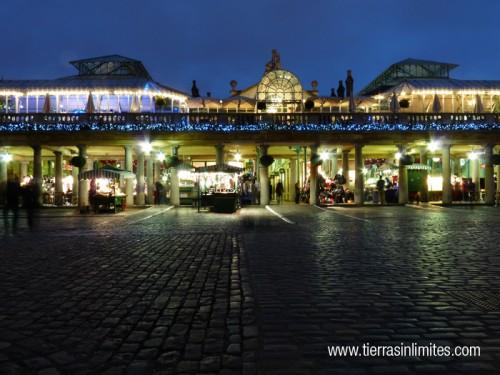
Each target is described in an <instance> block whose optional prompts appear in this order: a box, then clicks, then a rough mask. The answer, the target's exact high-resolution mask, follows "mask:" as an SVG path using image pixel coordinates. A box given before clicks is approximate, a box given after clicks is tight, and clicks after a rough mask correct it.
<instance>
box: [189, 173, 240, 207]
mask: <svg viewBox="0 0 500 375" xmlns="http://www.w3.org/2000/svg"><path fill="white" fill-rule="evenodd" d="M195 172H196V174H197V186H198V197H199V198H198V205H197V206H198V212H199V211H200V210H201V209H203V208H206V209H209V210H212V211H213V212H224V213H232V212H235V211H236V210H237V209H238V208H239V206H240V204H239V203H240V202H239V190H240V188H239V175H240V174H241V173H242V172H243V168H238V167H234V166H231V165H228V164H224V165H220V166H217V165H211V166H207V167H199V168H196V169H195Z"/></svg>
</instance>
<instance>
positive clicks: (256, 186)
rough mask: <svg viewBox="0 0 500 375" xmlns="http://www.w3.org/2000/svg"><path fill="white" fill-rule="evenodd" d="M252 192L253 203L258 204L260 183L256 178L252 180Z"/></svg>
mask: <svg viewBox="0 0 500 375" xmlns="http://www.w3.org/2000/svg"><path fill="white" fill-rule="evenodd" d="M252 194H253V195H254V200H255V204H260V183H259V180H257V179H255V181H254V184H253V191H252Z"/></svg>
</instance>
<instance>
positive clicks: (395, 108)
mask: <svg viewBox="0 0 500 375" xmlns="http://www.w3.org/2000/svg"><path fill="white" fill-rule="evenodd" d="M391 112H392V113H397V112H399V101H398V97H397V96H396V93H395V92H393V93H392V96H391Z"/></svg>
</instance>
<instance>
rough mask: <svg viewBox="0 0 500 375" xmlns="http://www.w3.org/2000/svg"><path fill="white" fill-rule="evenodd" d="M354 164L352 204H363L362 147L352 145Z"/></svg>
mask: <svg viewBox="0 0 500 375" xmlns="http://www.w3.org/2000/svg"><path fill="white" fill-rule="evenodd" d="M354 164H355V166H356V167H355V172H356V175H355V180H354V203H356V204H363V203H364V201H365V177H364V176H363V167H364V163H363V145H361V144H355V145H354Z"/></svg>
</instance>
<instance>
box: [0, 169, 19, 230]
mask: <svg viewBox="0 0 500 375" xmlns="http://www.w3.org/2000/svg"><path fill="white" fill-rule="evenodd" d="M20 193H21V185H20V184H19V178H18V177H17V176H14V175H9V177H8V179H7V184H6V185H5V200H4V206H3V222H4V227H5V234H6V235H8V234H9V227H12V234H15V233H16V232H17V219H18V214H19V195H20ZM10 212H12V225H9V213H10Z"/></svg>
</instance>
